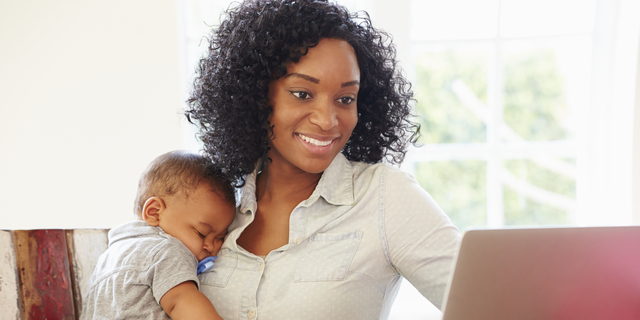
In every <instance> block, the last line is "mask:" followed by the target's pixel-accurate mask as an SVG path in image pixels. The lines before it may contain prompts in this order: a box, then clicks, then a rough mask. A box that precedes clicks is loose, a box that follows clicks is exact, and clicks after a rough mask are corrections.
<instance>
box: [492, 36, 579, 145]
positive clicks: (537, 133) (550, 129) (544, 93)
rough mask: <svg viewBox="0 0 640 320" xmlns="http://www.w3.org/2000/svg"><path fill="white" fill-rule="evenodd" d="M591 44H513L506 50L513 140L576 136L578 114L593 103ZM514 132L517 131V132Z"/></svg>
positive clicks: (507, 116)
mask: <svg viewBox="0 0 640 320" xmlns="http://www.w3.org/2000/svg"><path fill="white" fill-rule="evenodd" d="M589 45H590V43H589V40H588V39H586V38H568V39H563V41H562V42H561V43H546V44H545V43H542V44H541V43H537V44H536V43H531V42H529V43H525V42H520V41H516V42H510V43H508V44H507V45H505V47H504V51H503V52H504V54H503V55H504V59H505V66H504V121H505V123H506V124H507V126H508V128H506V129H507V131H508V132H506V133H505V134H504V135H503V138H505V139H506V140H507V141H510V142H513V140H516V141H517V140H522V139H524V140H529V141H551V140H570V139H574V138H575V131H576V126H577V125H576V123H577V120H576V116H577V115H578V114H579V113H580V111H581V110H580V109H582V108H584V107H585V106H586V105H587V104H588V99H589V90H588V88H589V82H588V81H589V80H588V79H589V69H590V59H589V54H588V53H585V52H588V51H589ZM512 133H515V135H514V134H512Z"/></svg>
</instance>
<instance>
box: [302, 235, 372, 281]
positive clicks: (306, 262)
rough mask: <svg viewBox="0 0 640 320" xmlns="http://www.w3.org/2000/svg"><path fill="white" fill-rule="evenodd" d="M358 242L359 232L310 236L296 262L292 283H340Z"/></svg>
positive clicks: (345, 274) (360, 237)
mask: <svg viewBox="0 0 640 320" xmlns="http://www.w3.org/2000/svg"><path fill="white" fill-rule="evenodd" d="M360 239H362V231H354V232H348V233H317V234H314V235H313V236H311V237H310V238H309V243H308V244H307V247H306V248H305V250H304V252H303V253H302V256H301V257H300V260H299V261H298V265H297V266H296V271H295V275H294V281H295V282H312V281H340V280H344V279H345V277H346V276H347V271H349V265H350V264H351V260H353V256H355V254H356V251H357V250H358V245H360Z"/></svg>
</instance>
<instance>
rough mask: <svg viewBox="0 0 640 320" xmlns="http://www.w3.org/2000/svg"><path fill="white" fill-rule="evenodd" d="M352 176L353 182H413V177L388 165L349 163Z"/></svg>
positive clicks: (381, 163)
mask: <svg viewBox="0 0 640 320" xmlns="http://www.w3.org/2000/svg"><path fill="white" fill-rule="evenodd" d="M349 163H350V165H351V168H352V176H353V179H354V180H362V179H365V180H368V179H373V178H375V179H384V180H387V181H389V182H398V183H402V182H405V183H406V182H409V181H415V178H414V177H413V175H412V174H411V173H409V172H407V171H405V170H403V169H401V168H398V167H395V166H392V165H391V164H388V163H383V162H378V163H365V162H357V161H350V162H349Z"/></svg>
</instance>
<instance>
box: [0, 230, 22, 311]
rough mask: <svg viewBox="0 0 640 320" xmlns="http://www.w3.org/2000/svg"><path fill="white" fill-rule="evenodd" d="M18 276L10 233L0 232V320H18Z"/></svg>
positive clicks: (6, 231) (7, 231)
mask: <svg viewBox="0 0 640 320" xmlns="http://www.w3.org/2000/svg"><path fill="white" fill-rule="evenodd" d="M19 319H20V307H19V306H18V274H17V273H16V254H15V252H14V251H13V240H12V237H11V231H9V230H0V320H19Z"/></svg>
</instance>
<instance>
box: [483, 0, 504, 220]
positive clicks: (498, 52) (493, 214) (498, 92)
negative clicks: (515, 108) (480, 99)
mask: <svg viewBox="0 0 640 320" xmlns="http://www.w3.org/2000/svg"><path fill="white" fill-rule="evenodd" d="M499 7H500V6H499ZM497 23H498V28H497V30H498V32H499V30H500V13H498V19H497ZM503 65H504V63H503V61H502V43H501V41H500V37H499V35H496V38H495V39H494V41H493V46H492V52H491V56H490V61H489V67H488V72H489V74H488V79H487V90H488V92H487V104H488V107H489V110H490V115H489V117H487V146H488V148H489V156H488V159H487V226H488V227H491V228H498V227H502V226H503V225H504V202H503V190H502V182H501V181H500V172H501V171H502V153H501V152H500V151H499V149H500V148H499V145H500V143H501V141H500V140H501V139H500V124H501V123H502V113H503V103H502V101H503V99H502V95H503V89H502V88H503V82H504V81H503V79H502V78H503V75H502V74H503V72H502V69H503Z"/></svg>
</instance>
